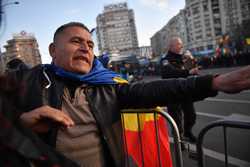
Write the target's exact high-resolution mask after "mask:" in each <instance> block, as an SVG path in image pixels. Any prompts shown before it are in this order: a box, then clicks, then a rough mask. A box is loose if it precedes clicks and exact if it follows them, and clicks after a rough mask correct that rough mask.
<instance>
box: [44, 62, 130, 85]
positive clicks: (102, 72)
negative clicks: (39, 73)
mask: <svg viewBox="0 0 250 167" xmlns="http://www.w3.org/2000/svg"><path fill="white" fill-rule="evenodd" d="M44 67H45V68H47V69H49V70H51V71H53V72H54V73H55V74H56V75H58V76H60V77H62V78H68V79H71V80H74V81H79V82H82V83H86V84H94V85H100V84H118V83H127V81H126V80H123V79H122V78H121V77H120V75H118V74H117V73H115V72H113V71H110V70H108V69H106V68H104V67H103V65H102V64H101V62H100V61H99V60H98V59H97V58H95V59H94V62H93V67H92V69H91V70H90V72H89V73H87V74H84V75H81V74H76V73H72V72H68V71H65V70H64V69H62V68H60V67H58V66H56V65H54V64H45V65H44Z"/></svg>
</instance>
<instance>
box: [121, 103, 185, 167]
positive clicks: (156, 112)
mask: <svg viewBox="0 0 250 167" xmlns="http://www.w3.org/2000/svg"><path fill="white" fill-rule="evenodd" d="M126 114H129V115H131V114H132V115H135V116H136V119H134V120H136V121H137V126H138V127H137V128H138V132H139V133H138V138H139V143H142V141H143V140H144V139H143V136H142V135H141V129H143V127H141V126H143V125H141V124H140V123H138V122H140V117H141V116H142V114H152V115H151V117H152V116H153V118H154V121H153V122H154V127H155V129H156V130H155V133H156V134H155V136H156V142H157V155H158V161H159V163H158V164H159V166H160V167H164V166H162V163H161V162H162V160H167V159H166V158H165V159H164V157H161V155H160V149H161V148H160V143H159V135H160V134H161V133H160V132H159V129H158V126H157V121H156V120H157V119H158V118H159V116H162V117H163V118H164V120H165V121H166V122H167V123H168V124H169V125H170V128H171V132H172V135H173V141H174V155H172V157H174V160H175V166H176V167H183V159H182V152H181V145H180V143H181V140H180V135H179V131H178V128H177V125H176V123H175V121H174V120H173V119H172V118H171V116H170V115H169V114H168V113H167V112H165V111H164V110H163V109H161V108H159V107H157V108H155V109H126V110H122V116H121V118H122V123H123V128H124V129H125V126H126V125H125V124H126V123H125V119H126V118H125V115H126ZM131 121H132V119H131ZM165 125H166V127H167V124H165ZM169 132H170V130H169V131H168V133H169ZM124 135H126V134H125V133H124ZM167 137H168V136H167ZM124 139H125V141H124V143H125V149H127V141H126V138H124ZM149 147H150V146H149ZM125 151H126V152H127V150H125ZM140 154H141V157H143V154H144V152H143V149H142V146H140ZM127 158H128V157H127ZM142 161H143V162H142V163H141V166H147V165H146V163H147V162H145V161H144V159H143V158H142Z"/></svg>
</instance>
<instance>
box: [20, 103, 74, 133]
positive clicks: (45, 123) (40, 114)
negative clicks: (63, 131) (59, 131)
mask: <svg viewBox="0 0 250 167" xmlns="http://www.w3.org/2000/svg"><path fill="white" fill-rule="evenodd" d="M20 122H21V124H22V125H24V126H25V127H28V128H31V129H32V130H33V131H35V132H39V133H43V132H47V131H48V130H49V128H50V126H51V124H52V123H57V124H61V125H62V126H63V127H70V126H73V125H74V122H73V121H72V119H71V118H70V117H69V116H68V115H66V114H65V113H63V112H62V111H60V110H58V109H55V108H52V107H49V106H42V107H39V108H36V109H34V110H32V111H30V112H26V113H23V114H22V115H21V116H20Z"/></svg>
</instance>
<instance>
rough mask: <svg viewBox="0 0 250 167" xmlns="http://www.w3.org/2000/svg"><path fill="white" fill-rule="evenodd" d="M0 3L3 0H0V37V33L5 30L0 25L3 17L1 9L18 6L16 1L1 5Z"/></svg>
mask: <svg viewBox="0 0 250 167" xmlns="http://www.w3.org/2000/svg"><path fill="white" fill-rule="evenodd" d="M2 2H3V0H0V35H1V33H2V32H4V30H5V26H4V25H3V24H2V22H3V19H2V17H3V14H4V12H3V9H4V8H5V7H6V6H9V5H18V4H19V2H18V1H14V2H6V3H2Z"/></svg>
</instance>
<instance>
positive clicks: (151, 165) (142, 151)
mask: <svg viewBox="0 0 250 167" xmlns="http://www.w3.org/2000/svg"><path fill="white" fill-rule="evenodd" d="M156 125H157V127H158V135H159V136H158V144H159V149H160V150H159V154H160V155H158V151H157V150H158V146H157V141H156V129H155V123H154V121H145V123H144V125H143V130H142V131H141V132H139V131H131V130H127V129H126V130H125V139H126V141H125V143H126V147H127V148H126V149H125V150H127V154H128V155H130V156H131V157H132V158H133V159H134V161H135V162H136V163H137V165H138V166H139V167H142V166H144V167H160V164H159V162H160V163H161V166H162V167H172V158H171V152H170V145H169V138H168V130H167V125H166V122H165V120H164V119H163V117H159V118H158V120H157V124H156ZM139 133H140V134H139ZM159 158H160V161H159ZM143 160H144V164H143Z"/></svg>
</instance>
